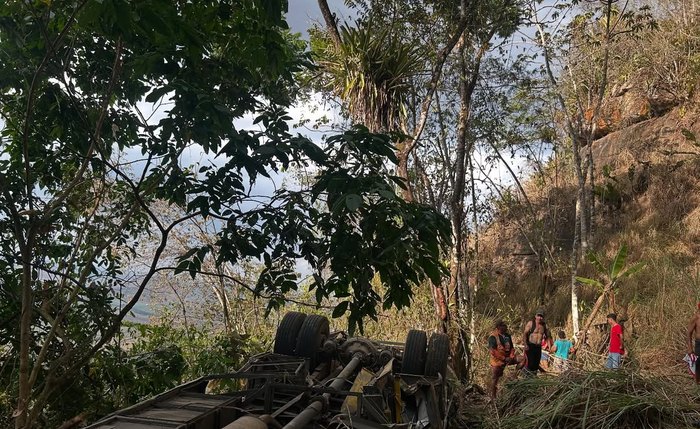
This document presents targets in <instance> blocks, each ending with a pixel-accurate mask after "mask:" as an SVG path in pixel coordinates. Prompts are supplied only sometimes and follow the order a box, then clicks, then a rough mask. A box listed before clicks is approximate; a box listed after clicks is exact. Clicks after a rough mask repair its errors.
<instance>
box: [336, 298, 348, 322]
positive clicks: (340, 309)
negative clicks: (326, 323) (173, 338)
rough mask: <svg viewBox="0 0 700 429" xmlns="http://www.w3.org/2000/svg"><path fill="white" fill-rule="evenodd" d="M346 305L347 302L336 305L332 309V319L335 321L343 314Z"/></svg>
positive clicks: (346, 308)
mask: <svg viewBox="0 0 700 429" xmlns="http://www.w3.org/2000/svg"><path fill="white" fill-rule="evenodd" d="M348 304H350V302H349V301H341V302H340V303H339V304H338V305H336V306H335V308H334V309H333V318H334V319H337V318H338V317H340V316H342V315H343V314H345V312H346V311H347V310H348Z"/></svg>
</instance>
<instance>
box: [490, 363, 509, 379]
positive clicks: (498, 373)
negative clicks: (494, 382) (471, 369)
mask: <svg viewBox="0 0 700 429" xmlns="http://www.w3.org/2000/svg"><path fill="white" fill-rule="evenodd" d="M505 369H506V366H505V365H499V366H492V367H491V376H492V377H493V378H501V377H502V376H503V371H504V370H505Z"/></svg>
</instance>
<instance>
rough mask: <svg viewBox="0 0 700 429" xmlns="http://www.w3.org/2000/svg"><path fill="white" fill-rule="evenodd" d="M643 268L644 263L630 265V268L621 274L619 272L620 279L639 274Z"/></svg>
mask: <svg viewBox="0 0 700 429" xmlns="http://www.w3.org/2000/svg"><path fill="white" fill-rule="evenodd" d="M645 266H646V263H645V262H637V263H636V264H634V265H632V266H631V267H629V268H627V269H626V270H624V271H623V272H621V273H620V277H629V276H632V275H634V274H635V273H637V272H639V271H640V270H641V269H642V268H644V267H645Z"/></svg>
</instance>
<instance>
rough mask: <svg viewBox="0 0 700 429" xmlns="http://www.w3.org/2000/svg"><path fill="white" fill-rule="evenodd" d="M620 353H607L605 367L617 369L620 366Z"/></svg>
mask: <svg viewBox="0 0 700 429" xmlns="http://www.w3.org/2000/svg"><path fill="white" fill-rule="evenodd" d="M621 358H622V355H620V353H608V360H607V361H605V367H606V368H607V369H618V368H619V367H620V359H621Z"/></svg>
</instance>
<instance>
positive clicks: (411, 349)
mask: <svg viewBox="0 0 700 429" xmlns="http://www.w3.org/2000/svg"><path fill="white" fill-rule="evenodd" d="M427 342H428V337H427V335H426V334H425V331H419V330H417V329H411V330H410V331H408V335H407V336H406V344H405V345H404V348H403V363H402V364H401V372H402V373H404V374H413V375H423V370H424V369H425V355H426V352H425V346H426V344H427Z"/></svg>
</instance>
